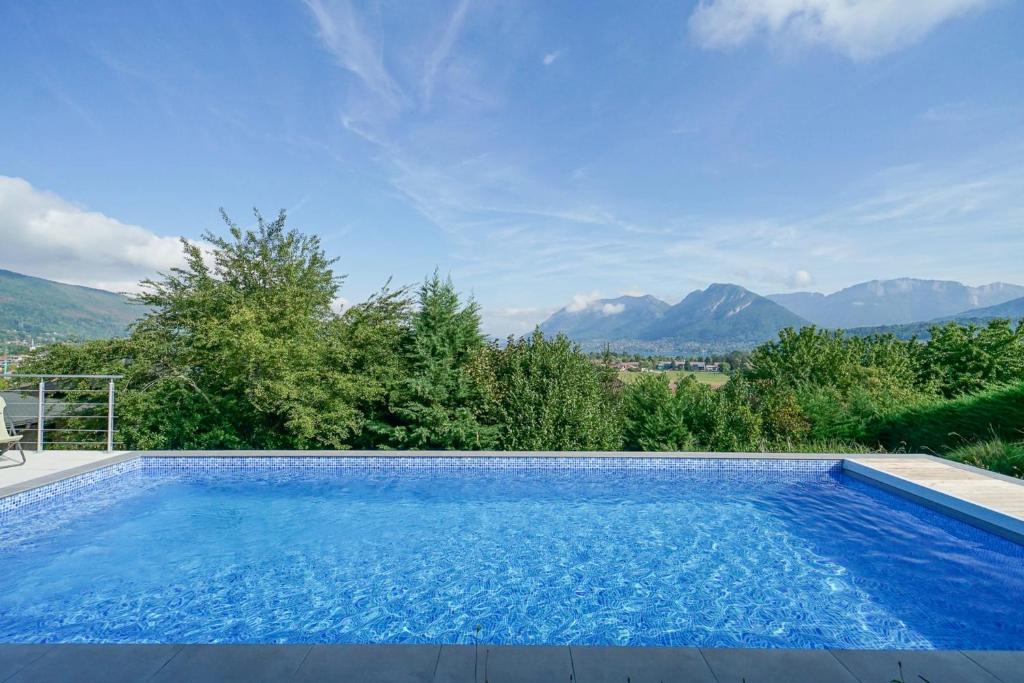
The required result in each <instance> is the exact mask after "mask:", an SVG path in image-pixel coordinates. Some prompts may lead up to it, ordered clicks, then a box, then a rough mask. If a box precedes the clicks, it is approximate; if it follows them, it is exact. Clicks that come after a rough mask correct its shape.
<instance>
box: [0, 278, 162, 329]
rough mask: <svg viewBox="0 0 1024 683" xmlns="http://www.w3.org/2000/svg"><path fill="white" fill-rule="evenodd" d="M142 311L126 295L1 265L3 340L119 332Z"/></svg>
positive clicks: (0, 320)
mask: <svg viewBox="0 0 1024 683" xmlns="http://www.w3.org/2000/svg"><path fill="white" fill-rule="evenodd" d="M142 313H143V311H142V309H141V307H140V306H137V305H135V304H132V303H131V302H130V301H129V300H128V298H127V297H125V296H123V295H121V294H115V293H114V292H107V291H104V290H102V289H92V288H89V287H77V286H75V285H65V284H62V283H60V282H53V281H51V280H44V279H42V278H37V277H30V276H28V275H21V274H19V273H13V272H11V271H9V270H0V341H9V340H19V341H20V340H27V339H34V340H35V341H37V342H49V341H55V340H61V339H99V338H104V337H119V336H123V335H124V334H126V333H127V331H128V326H129V325H130V324H131V323H132V322H134V321H135V320H136V319H137V318H138V317H139V316H140V315H141V314H142Z"/></svg>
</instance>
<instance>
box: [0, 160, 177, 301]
mask: <svg viewBox="0 0 1024 683" xmlns="http://www.w3.org/2000/svg"><path fill="white" fill-rule="evenodd" d="M182 263H183V255H182V250H181V243H180V241H179V239H178V238H177V237H162V236H160V235H156V234H153V233H152V232H150V231H149V230H146V229H145V228H142V227H139V226H137V225H128V224H125V223H122V222H121V221H119V220H117V219H115V218H111V217H110V216H106V215H104V214H102V213H99V212H97V211H87V210H86V209H83V208H82V207H80V206H77V205H75V204H72V203H71V202H69V201H67V200H65V199H62V198H61V197H59V196H57V195H56V194H53V193H52V192H46V191H43V190H39V189H37V188H34V187H32V185H31V184H29V183H28V182H27V181H25V180H23V179H22V178H12V177H8V176H0V268H5V269H8V270H13V271H16V272H19V273H24V274H26V275H35V276H37V277H44V278H48V279H51V280H58V281H60V282H67V283H70V284H79V285H87V286H90V287H99V288H101V289H110V290H114V291H132V290H135V289H137V286H138V282H139V280H141V279H143V278H146V277H151V276H153V275H155V274H156V273H157V272H159V271H166V270H167V269H169V268H171V267H173V266H177V265H181V264H182Z"/></svg>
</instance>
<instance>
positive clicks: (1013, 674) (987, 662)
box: [964, 650, 1024, 683]
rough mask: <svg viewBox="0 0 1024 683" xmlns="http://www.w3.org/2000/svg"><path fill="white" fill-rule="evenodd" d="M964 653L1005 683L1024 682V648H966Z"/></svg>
mask: <svg viewBox="0 0 1024 683" xmlns="http://www.w3.org/2000/svg"><path fill="white" fill-rule="evenodd" d="M964 655H965V656H966V657H967V658H968V659H970V660H971V661H973V662H974V663H976V664H977V665H978V666H980V667H981V668H982V669H984V670H985V671H987V672H989V673H990V674H992V675H993V676H995V677H996V678H998V679H999V680H1001V681H1002V682H1003V683H1024V650H1016V651H1012V652H1009V651H1006V650H965V651H964Z"/></svg>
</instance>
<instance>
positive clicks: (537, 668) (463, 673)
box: [436, 645, 574, 683]
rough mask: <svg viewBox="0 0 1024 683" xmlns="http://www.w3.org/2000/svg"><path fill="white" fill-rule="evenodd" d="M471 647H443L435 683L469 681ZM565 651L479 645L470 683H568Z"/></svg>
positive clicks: (569, 664)
mask: <svg viewBox="0 0 1024 683" xmlns="http://www.w3.org/2000/svg"><path fill="white" fill-rule="evenodd" d="M473 662H474V658H473V646H472V645H464V646H458V647H453V646H445V647H443V648H442V649H441V656H440V658H439V659H438V662H437V679H436V680H438V681H446V682H454V681H458V682H459V683H462V682H466V683H469V682H471V681H473ZM572 680H574V679H573V678H572V657H571V655H570V653H569V648H568V647H566V646H564V645H560V646H547V645H521V646H520V645H497V646H496V645H480V647H479V649H478V650H477V653H476V681H475V682H474V683H532V682H533V681H537V683H570V681H572Z"/></svg>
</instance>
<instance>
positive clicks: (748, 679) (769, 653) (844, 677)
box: [701, 648, 910, 683]
mask: <svg viewBox="0 0 1024 683" xmlns="http://www.w3.org/2000/svg"><path fill="white" fill-rule="evenodd" d="M701 654H703V655H704V659H705V660H707V663H708V665H709V666H710V667H711V671H712V673H714V674H715V678H716V679H717V680H718V683H744V681H745V683H823V681H828V682H829V683H859V682H858V679H857V678H855V677H854V676H853V675H852V674H851V673H850V672H849V671H848V670H847V669H846V667H844V666H843V665H842V664H841V663H839V660H837V659H836V658H835V657H833V656H832V655H831V653H830V652H829V651H828V650H786V649H777V650H757V649H748V648H701ZM890 680H891V679H890V678H886V679H884V680H879V681H878V683H888V682H889V681H890ZM907 680H910V679H907Z"/></svg>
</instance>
